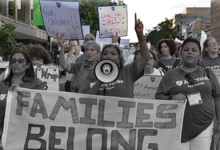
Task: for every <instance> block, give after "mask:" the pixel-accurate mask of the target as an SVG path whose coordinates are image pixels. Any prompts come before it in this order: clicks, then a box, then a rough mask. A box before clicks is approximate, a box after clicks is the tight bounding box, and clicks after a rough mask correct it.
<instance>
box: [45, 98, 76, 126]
mask: <svg viewBox="0 0 220 150" xmlns="http://www.w3.org/2000/svg"><path fill="white" fill-rule="evenodd" d="M61 106H62V107H63V108H64V109H65V110H69V109H71V115H72V120H73V123H79V117H78V111H77V106H76V101H75V98H70V100H69V102H67V101H66V100H65V99H64V98H63V97H61V96H59V98H58V100H57V102H56V104H55V106H54V108H53V111H52V113H51V115H50V117H49V118H50V119H51V120H54V119H55V118H56V116H57V114H58V112H59V110H60V107H61Z"/></svg>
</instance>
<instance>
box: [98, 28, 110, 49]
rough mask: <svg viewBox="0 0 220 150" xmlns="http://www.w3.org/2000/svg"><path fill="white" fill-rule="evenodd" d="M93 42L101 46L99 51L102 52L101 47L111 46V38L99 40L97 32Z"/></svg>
mask: <svg viewBox="0 0 220 150" xmlns="http://www.w3.org/2000/svg"><path fill="white" fill-rule="evenodd" d="M95 41H96V42H97V43H99V45H100V46H101V50H102V48H103V46H104V45H105V44H112V38H100V37H99V31H96V39H95Z"/></svg>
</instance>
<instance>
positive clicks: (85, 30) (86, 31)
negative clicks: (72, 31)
mask: <svg viewBox="0 0 220 150" xmlns="http://www.w3.org/2000/svg"><path fill="white" fill-rule="evenodd" d="M82 30H83V38H85V36H86V35H87V34H90V25H82ZM83 42H84V40H79V44H80V45H83Z"/></svg>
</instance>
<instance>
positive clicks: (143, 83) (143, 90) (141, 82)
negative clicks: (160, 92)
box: [134, 75, 163, 99]
mask: <svg viewBox="0 0 220 150" xmlns="http://www.w3.org/2000/svg"><path fill="white" fill-rule="evenodd" d="M162 78H163V77H162V76H153V75H152V76H150V75H144V76H143V77H141V78H140V79H138V80H137V81H136V82H135V83H134V97H135V98H141V99H155V97H154V96H155V94H156V91H157V89H158V86H159V84H160V81H161V79H162Z"/></svg>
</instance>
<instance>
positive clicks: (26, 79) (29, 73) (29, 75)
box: [4, 51, 35, 86]
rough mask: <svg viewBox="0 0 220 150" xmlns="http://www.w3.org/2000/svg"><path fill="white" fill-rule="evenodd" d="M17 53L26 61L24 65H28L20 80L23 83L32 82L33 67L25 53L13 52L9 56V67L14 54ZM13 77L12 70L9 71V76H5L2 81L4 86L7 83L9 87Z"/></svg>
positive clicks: (33, 75)
mask: <svg viewBox="0 0 220 150" xmlns="http://www.w3.org/2000/svg"><path fill="white" fill-rule="evenodd" d="M17 53H21V54H22V55H23V56H24V58H25V60H26V63H27V64H30V66H29V68H28V69H26V72H25V76H24V77H23V78H22V80H23V81H24V82H30V81H33V80H34V77H35V74H34V67H33V64H32V61H31V59H30V57H29V55H28V54H27V52H25V51H15V52H13V53H12V54H11V56H10V62H9V65H11V61H12V57H13V56H14V54H17ZM13 75H14V74H13V72H12V70H10V72H9V75H8V76H7V78H6V79H5V81H4V82H5V84H6V85H7V83H9V86H11V79H12V78H13Z"/></svg>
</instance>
